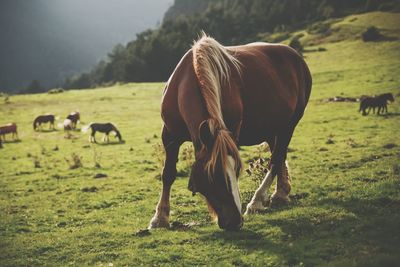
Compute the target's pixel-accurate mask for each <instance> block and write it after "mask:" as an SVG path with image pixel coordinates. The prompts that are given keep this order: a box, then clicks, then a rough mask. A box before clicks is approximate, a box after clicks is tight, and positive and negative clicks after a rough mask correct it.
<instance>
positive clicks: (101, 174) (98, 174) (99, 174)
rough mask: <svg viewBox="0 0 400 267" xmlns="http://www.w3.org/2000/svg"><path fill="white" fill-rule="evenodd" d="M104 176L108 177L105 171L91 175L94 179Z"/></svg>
mask: <svg viewBox="0 0 400 267" xmlns="http://www.w3.org/2000/svg"><path fill="white" fill-rule="evenodd" d="M106 177H108V175H107V174H105V173H96V174H95V175H94V176H93V178H94V179H100V178H106Z"/></svg>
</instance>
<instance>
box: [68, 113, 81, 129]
mask: <svg viewBox="0 0 400 267" xmlns="http://www.w3.org/2000/svg"><path fill="white" fill-rule="evenodd" d="M67 119H68V120H70V121H71V130H75V129H76V124H77V123H78V122H79V121H80V119H81V115H80V114H79V112H78V111H74V112H71V113H70V114H69V115H68V116H67Z"/></svg>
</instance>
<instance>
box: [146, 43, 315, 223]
mask: <svg viewBox="0 0 400 267" xmlns="http://www.w3.org/2000/svg"><path fill="white" fill-rule="evenodd" d="M311 83H312V81H311V74H310V71H309V69H308V67H307V65H306V63H305V62H304V60H303V59H302V57H301V56H300V55H299V54H298V53H297V52H296V51H295V50H293V49H291V48H290V47H288V46H285V45H277V44H276V45H275V44H266V43H253V44H248V45H242V46H234V47H224V46H222V45H220V44H219V43H218V42H217V41H215V40H214V39H212V38H210V37H207V36H205V35H203V37H202V38H200V39H199V40H198V41H197V42H196V43H195V44H194V45H193V47H192V49H191V50H189V51H188V52H187V53H186V54H185V55H184V56H183V58H182V59H181V61H180V62H179V63H178V65H177V67H176V68H175V70H174V72H173V74H172V75H171V77H170V78H169V80H168V82H167V85H166V87H165V90H164V94H163V99H162V104H161V116H162V119H163V121H164V126H163V130H162V141H163V145H164V148H165V152H166V159H165V165H164V169H163V172H162V182H163V187H162V191H161V196H160V200H159V202H158V204H157V207H156V212H155V215H154V217H153V218H152V219H151V221H150V225H149V228H153V227H168V226H169V211H170V204H169V197H170V190H171V186H172V183H173V182H174V180H175V177H176V172H177V171H176V162H177V158H178V153H179V147H180V146H181V144H182V143H183V142H185V141H192V142H193V144H194V148H195V158H196V161H195V163H194V165H193V167H192V172H191V176H190V179H189V190H191V191H192V192H193V194H194V193H196V192H199V193H201V194H202V195H203V196H205V198H206V200H207V203H208V206H209V208H210V210H211V211H213V212H214V213H215V215H216V216H217V218H218V225H219V227H220V228H223V229H228V230H234V229H239V228H240V227H241V226H242V224H243V218H242V214H241V202H240V197H239V188H238V183H237V177H238V175H239V173H240V170H241V159H240V156H239V152H238V146H239V145H256V144H259V143H262V142H264V141H266V142H267V143H268V144H269V146H270V148H271V151H273V152H272V157H271V161H270V170H269V172H268V173H267V174H266V176H265V178H264V180H263V181H262V183H261V185H260V187H259V188H258V189H257V191H256V192H255V194H254V196H253V198H252V200H251V201H250V203H249V204H248V205H247V210H246V213H247V214H248V213H254V212H257V211H260V210H263V209H264V205H266V203H267V199H268V198H267V189H268V188H269V186H270V185H271V184H272V182H273V179H274V177H275V176H278V182H277V187H276V190H275V192H274V194H273V195H272V197H271V201H272V202H275V201H284V202H287V201H288V195H289V192H290V189H291V185H290V179H289V176H288V171H287V166H286V164H285V160H286V154H287V148H288V145H289V142H290V140H291V137H292V134H293V131H294V129H295V127H296V125H297V123H298V122H299V120H300V119H301V118H302V116H303V113H304V109H305V107H306V105H307V102H308V99H309V96H310V92H311Z"/></svg>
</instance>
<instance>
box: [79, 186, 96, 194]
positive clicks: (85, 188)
mask: <svg viewBox="0 0 400 267" xmlns="http://www.w3.org/2000/svg"><path fill="white" fill-rule="evenodd" d="M97 190H98V189H97V187H95V186H91V187H84V188H82V189H81V191H82V192H85V193H93V192H97Z"/></svg>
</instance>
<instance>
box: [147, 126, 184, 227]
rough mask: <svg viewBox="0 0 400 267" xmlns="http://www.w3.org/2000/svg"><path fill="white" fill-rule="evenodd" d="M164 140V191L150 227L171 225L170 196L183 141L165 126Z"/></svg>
mask: <svg viewBox="0 0 400 267" xmlns="http://www.w3.org/2000/svg"><path fill="white" fill-rule="evenodd" d="M162 141H163V145H164V148H165V156H166V157H165V163H164V168H163V171H162V175H161V178H162V183H163V186H162V191H161V196H160V200H159V201H158V204H157V207H156V212H155V214H154V216H153V218H152V219H151V221H150V224H149V229H151V228H156V227H169V211H170V205H169V198H170V191H171V186H172V184H173V183H174V181H175V178H176V162H177V161H178V154H179V147H180V146H181V144H182V142H181V141H179V140H178V139H176V138H174V137H173V136H172V135H171V134H170V133H169V132H168V131H167V129H166V127H165V126H164V128H163V132H162Z"/></svg>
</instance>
